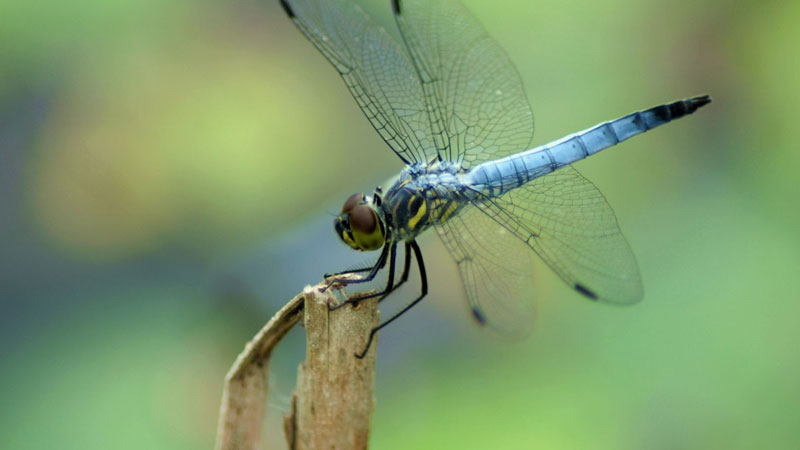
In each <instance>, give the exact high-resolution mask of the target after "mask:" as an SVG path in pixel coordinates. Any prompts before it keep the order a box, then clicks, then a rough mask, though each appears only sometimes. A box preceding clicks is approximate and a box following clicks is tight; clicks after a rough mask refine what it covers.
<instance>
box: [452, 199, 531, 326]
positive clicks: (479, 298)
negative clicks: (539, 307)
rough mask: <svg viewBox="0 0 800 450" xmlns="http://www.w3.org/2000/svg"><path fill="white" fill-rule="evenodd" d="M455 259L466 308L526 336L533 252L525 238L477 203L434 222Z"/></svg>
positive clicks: (479, 317)
mask: <svg viewBox="0 0 800 450" xmlns="http://www.w3.org/2000/svg"><path fill="white" fill-rule="evenodd" d="M436 231H438V232H439V237H441V239H442V241H443V242H444V245H445V247H447V249H448V250H449V252H450V254H451V255H452V256H453V258H454V259H455V260H456V264H458V270H459V273H460V274H461V279H462V281H463V282H464V288H465V290H466V293H467V299H468V300H469V304H470V308H471V309H472V313H473V315H474V317H475V318H476V319H477V320H478V322H479V323H481V324H483V323H486V324H487V325H489V326H491V327H492V328H494V329H496V330H498V331H500V332H501V333H504V334H511V335H525V334H527V333H528V332H529V331H530V329H531V327H532V325H533V317H534V306H533V302H532V301H531V292H530V291H531V290H530V289H529V287H531V285H532V277H531V274H532V270H531V267H532V264H531V258H532V256H533V254H532V253H531V251H530V249H529V248H528V247H527V246H526V245H525V243H524V242H522V241H520V240H519V239H518V238H517V237H516V236H515V235H514V234H512V233H510V232H509V231H508V230H507V229H506V228H505V227H503V226H502V225H501V224H499V223H497V222H496V221H494V220H493V219H492V218H491V217H490V216H488V215H486V214H484V213H483V211H481V210H479V209H478V208H475V207H472V206H467V207H466V209H465V210H464V211H463V212H462V213H461V214H459V215H457V216H455V217H452V218H451V219H450V220H448V221H446V222H444V223H439V224H437V226H436Z"/></svg>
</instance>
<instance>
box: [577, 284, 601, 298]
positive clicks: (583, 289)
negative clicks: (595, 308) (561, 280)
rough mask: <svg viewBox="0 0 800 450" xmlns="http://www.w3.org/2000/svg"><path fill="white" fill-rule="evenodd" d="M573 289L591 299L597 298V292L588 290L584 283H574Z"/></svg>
mask: <svg viewBox="0 0 800 450" xmlns="http://www.w3.org/2000/svg"><path fill="white" fill-rule="evenodd" d="M575 290H576V291H578V292H580V293H581V294H583V295H585V296H587V297H589V298H590V299H592V300H597V294H595V293H594V292H592V291H590V290H589V288H587V287H586V286H584V285H582V284H580V283H575Z"/></svg>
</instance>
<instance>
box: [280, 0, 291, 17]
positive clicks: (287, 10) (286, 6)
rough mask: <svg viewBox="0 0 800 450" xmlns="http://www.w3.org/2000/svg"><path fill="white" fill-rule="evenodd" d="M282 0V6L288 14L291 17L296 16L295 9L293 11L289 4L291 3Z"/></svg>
mask: <svg viewBox="0 0 800 450" xmlns="http://www.w3.org/2000/svg"><path fill="white" fill-rule="evenodd" d="M280 1H281V6H282V7H283V10H284V11H286V15H287V16H289V17H292V18H294V11H292V7H291V6H289V3H288V2H287V1H286V0H280Z"/></svg>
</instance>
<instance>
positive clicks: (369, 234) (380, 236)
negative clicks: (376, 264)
mask: <svg viewBox="0 0 800 450" xmlns="http://www.w3.org/2000/svg"><path fill="white" fill-rule="evenodd" d="M333 228H334V229H335V230H336V234H337V235H338V236H339V239H341V240H342V241H344V243H345V244H347V245H349V246H350V247H352V248H353V249H355V250H359V251H369V250H377V249H379V248H381V247H383V243H384V241H385V240H386V235H385V233H386V226H385V224H384V223H383V219H382V218H381V215H380V214H379V212H378V208H377V206H376V205H375V204H374V202H370V201H369V200H367V198H366V197H364V194H353V195H351V196H350V197H349V198H348V199H347V201H345V202H344V206H342V212H341V213H340V214H339V216H338V217H336V219H335V220H334V221H333Z"/></svg>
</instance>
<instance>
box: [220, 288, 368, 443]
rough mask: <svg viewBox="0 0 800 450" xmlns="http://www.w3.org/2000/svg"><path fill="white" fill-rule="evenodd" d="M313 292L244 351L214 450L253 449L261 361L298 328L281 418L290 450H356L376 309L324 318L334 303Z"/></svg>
mask: <svg viewBox="0 0 800 450" xmlns="http://www.w3.org/2000/svg"><path fill="white" fill-rule="evenodd" d="M320 287H321V285H320V286H315V287H306V288H305V289H304V290H303V293H302V294H300V295H298V296H296V297H295V298H293V299H292V300H291V301H289V303H287V304H286V305H285V306H284V307H283V308H281V310H280V311H278V312H277V313H276V314H275V316H273V317H272V319H270V321H269V322H268V323H267V324H266V325H265V326H264V327H263V328H262V329H261V330H260V331H259V332H258V333H257V334H256V335H255V337H253V339H252V340H251V341H250V342H248V343H247V345H245V349H244V351H243V352H242V353H241V354H240V355H239V356H238V357H237V358H236V362H235V363H234V364H233V367H231V369H230V371H229V372H228V374H227V376H226V377H225V388H224V391H223V395H222V405H221V407H220V416H219V424H218V428H217V445H216V448H217V450H234V449H235V450H255V449H258V448H260V440H261V427H262V424H263V421H264V413H265V410H266V402H267V376H268V373H269V358H270V355H271V354H272V350H273V349H274V348H275V346H276V345H277V344H278V342H280V340H281V338H283V336H284V335H285V334H286V333H287V332H288V331H289V330H290V329H291V328H292V327H293V326H294V325H295V324H296V323H297V322H298V321H299V319H300V318H301V317H303V319H304V324H305V327H306V361H305V362H304V363H301V364H300V367H299V368H298V377H297V387H296V388H295V392H294V394H293V395H292V411H291V412H290V413H289V414H288V415H287V416H286V417H284V429H285V432H286V439H287V441H288V442H289V448H290V449H316V448H326V449H363V448H366V446H367V437H368V435H369V428H370V414H371V412H372V407H373V389H374V380H375V348H376V342H373V345H372V348H371V349H370V351H369V353H367V355H366V357H365V358H364V359H357V358H356V357H355V353H357V352H360V351H361V350H362V349H363V348H364V345H366V342H367V337H368V336H369V332H370V330H371V329H372V328H373V327H374V326H376V325H377V323H378V310H377V301H376V300H375V299H370V300H366V301H364V302H363V303H362V304H361V305H359V306H358V307H355V308H352V307H345V308H340V309H338V310H336V311H333V312H330V311H328V305H329V304H331V305H333V304H335V302H336V300H335V297H334V295H333V293H332V292H331V290H328V291H327V292H325V293H321V292H319V288H320Z"/></svg>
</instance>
